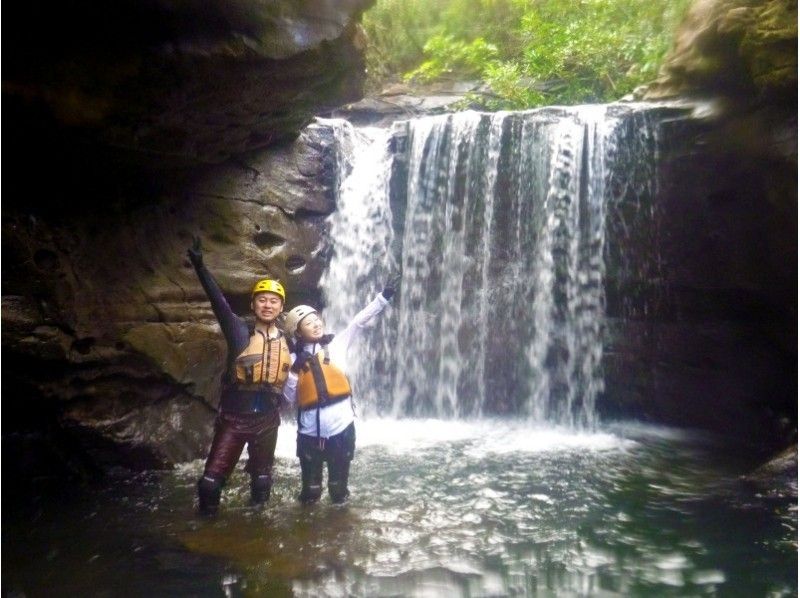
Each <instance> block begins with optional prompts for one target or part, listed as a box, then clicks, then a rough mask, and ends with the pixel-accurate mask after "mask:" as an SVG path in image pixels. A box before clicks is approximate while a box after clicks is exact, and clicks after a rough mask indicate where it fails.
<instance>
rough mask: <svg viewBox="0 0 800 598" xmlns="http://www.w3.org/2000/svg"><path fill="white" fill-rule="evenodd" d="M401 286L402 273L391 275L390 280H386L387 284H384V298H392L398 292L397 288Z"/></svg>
mask: <svg viewBox="0 0 800 598" xmlns="http://www.w3.org/2000/svg"><path fill="white" fill-rule="evenodd" d="M399 287H400V275H399V274H394V275H392V276H390V277H389V280H387V281H386V285H384V287H383V290H382V291H381V295H383V298H384V299H387V300H388V299H391V298H392V297H393V296H394V294H395V293H396V292H397V289H398V288H399Z"/></svg>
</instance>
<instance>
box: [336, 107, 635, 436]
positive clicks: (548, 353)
mask: <svg viewBox="0 0 800 598" xmlns="http://www.w3.org/2000/svg"><path fill="white" fill-rule="evenodd" d="M633 112H634V111H633V110H632V109H627V108H620V107H619V106H617V107H615V109H613V110H612V109H609V107H608V106H583V107H574V108H550V109H541V110H534V111H528V112H520V113H496V114H481V113H476V112H463V113H457V114H448V115H441V116H435V117H427V118H422V119H417V120H413V121H408V122H407V123H402V124H401V125H400V126H399V127H397V126H396V130H395V131H394V132H393V133H392V135H393V137H392V139H393V141H394V146H395V149H396V155H395V156H394V160H392V156H391V155H390V154H389V152H388V146H389V141H390V133H389V132H388V131H380V130H376V129H361V130H355V129H353V128H352V127H350V125H347V124H341V125H339V130H340V136H342V139H343V140H344V142H345V145H347V144H349V145H350V146H352V148H353V150H352V157H351V160H350V162H349V164H350V165H351V167H352V170H351V171H350V174H349V176H347V177H346V178H344V181H343V184H342V186H341V188H340V197H339V211H338V212H337V213H336V214H335V215H334V216H333V217H332V222H331V226H332V231H331V232H332V236H333V238H334V239H335V243H336V250H335V255H334V257H333V260H332V262H331V265H330V269H329V271H328V273H327V274H326V276H325V278H324V280H323V286H324V288H325V291H326V296H327V298H328V303H329V307H328V312H327V314H326V316H327V319H328V322H329V324H330V325H331V328H332V329H334V330H335V329H336V327H337V326H343V325H344V324H345V323H346V321H347V319H348V318H349V317H351V316H352V315H353V314H354V313H355V312H356V311H358V309H360V307H361V306H362V305H363V304H364V303H365V302H366V301H367V300H368V299H369V298H370V294H374V293H375V292H376V291H377V290H379V289H380V286H381V284H382V282H383V280H382V279H383V278H385V276H386V275H387V274H388V272H389V271H390V270H391V269H392V268H393V267H394V261H395V260H396V261H397V262H399V265H400V266H401V267H402V272H403V279H402V286H401V292H400V294H399V296H398V297H397V298H396V299H395V300H394V305H393V310H392V313H391V315H390V316H388V317H386V318H384V319H382V320H381V321H380V323H379V324H378V329H377V330H375V331H374V332H373V333H371V334H368V335H367V338H366V339H365V342H364V344H363V345H362V347H361V349H362V351H361V353H360V359H359V360H358V361H359V363H358V367H357V368H355V370H356V371H355V372H354V374H353V375H354V377H355V379H356V384H357V393H358V397H360V399H361V403H362V405H363V404H365V403H367V404H368V405H370V406H371V407H373V408H374V409H375V411H377V412H378V413H383V414H390V415H392V416H393V417H402V416H406V415H415V416H426V417H431V416H432V417H439V418H442V417H444V418H448V417H460V418H463V417H476V416H482V415H488V414H504V413H507V414H512V413H513V414H522V415H524V417H525V419H527V420H529V421H530V422H534V423H536V422H548V423H550V424H559V425H565V426H572V427H589V428H592V427H594V426H595V424H596V415H595V400H596V398H597V396H598V394H600V393H601V392H602V391H603V388H604V385H603V376H602V371H601V358H602V355H603V329H604V318H605V286H604V284H605V261H604V252H605V246H606V229H607V226H606V209H607V206H608V205H609V203H612V202H613V201H614V197H612V193H611V192H610V191H609V189H608V187H609V185H608V184H607V183H608V179H609V172H611V171H613V169H614V168H615V158H616V155H617V151H616V150H617V145H618V144H619V142H620V136H621V134H622V133H621V132H620V131H621V129H622V127H621V126H620V125H621V123H625V122H626V119H629V117H630V115H631V114H632V113H633ZM645 124H646V123H645ZM628 128H630V127H628ZM634 128H635V127H634ZM390 205H391V206H392V207H393V208H395V214H394V216H393V215H392V211H391V209H390V207H389V206H390ZM398 206H401V207H400V208H398ZM393 217H394V218H395V221H394V222H393V221H392V218H393ZM393 231H394V234H396V235H398V236H397V237H393ZM391 247H395V249H396V252H395V254H394V255H393V254H392V252H391V250H390V248H391Z"/></svg>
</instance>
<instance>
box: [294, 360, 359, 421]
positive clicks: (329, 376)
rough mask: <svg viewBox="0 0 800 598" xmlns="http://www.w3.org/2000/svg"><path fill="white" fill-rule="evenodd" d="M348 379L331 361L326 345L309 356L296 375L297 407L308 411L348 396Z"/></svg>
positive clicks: (349, 391) (349, 392)
mask: <svg viewBox="0 0 800 598" xmlns="http://www.w3.org/2000/svg"><path fill="white" fill-rule="evenodd" d="M350 394H351V390H350V381H349V380H348V379H347V376H346V375H345V373H344V372H343V371H342V370H341V369H339V368H338V367H337V366H335V365H334V364H332V363H331V360H330V356H329V354H328V347H323V348H322V350H321V351H320V352H319V353H317V354H316V355H314V357H312V358H310V359H309V360H308V361H306V363H305V364H304V365H303V368H302V369H301V370H300V374H299V375H298V376H297V408H298V409H299V410H300V411H308V410H310V409H315V408H317V407H326V406H328V405H333V404H334V403H338V402H340V401H344V400H345V399H347V398H349V397H350Z"/></svg>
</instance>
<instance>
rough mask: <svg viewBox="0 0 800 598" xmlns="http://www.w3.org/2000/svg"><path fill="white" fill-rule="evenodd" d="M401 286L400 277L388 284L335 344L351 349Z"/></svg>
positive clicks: (352, 321)
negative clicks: (356, 339) (351, 345)
mask: <svg viewBox="0 0 800 598" xmlns="http://www.w3.org/2000/svg"><path fill="white" fill-rule="evenodd" d="M399 284H400V277H399V276H395V277H393V278H392V279H391V280H390V281H389V282H387V283H386V286H385V287H384V289H383V290H382V291H381V292H380V293H378V294H377V295H375V298H374V299H373V300H372V301H370V302H369V303H368V304H367V306H366V307H365V308H364V309H362V310H361V311H360V312H358V313H357V314H356V315H355V317H354V318H353V319H352V320H351V321H350V323H349V324H348V325H347V328H345V329H344V330H343V331H342V332H340V333H338V334H337V335H336V336H335V337H334V342H339V343H341V344H342V345H343V346H344V347H345V350H347V349H349V348H350V344H351V343H352V342H353V339H355V338H356V336H358V335H359V334H360V333H361V331H362V330H364V329H365V328H366V327H367V324H369V322H370V321H371V320H372V318H374V317H375V316H377V315H378V314H379V313H381V312H382V311H383V310H384V308H385V307H386V306H387V305H389V300H390V299H391V298H392V297H393V296H394V293H395V290H396V289H397V287H398V285H399Z"/></svg>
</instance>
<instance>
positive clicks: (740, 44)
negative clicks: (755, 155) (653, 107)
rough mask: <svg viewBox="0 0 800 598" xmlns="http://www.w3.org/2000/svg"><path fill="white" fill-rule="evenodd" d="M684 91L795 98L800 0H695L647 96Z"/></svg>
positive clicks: (785, 100)
mask: <svg viewBox="0 0 800 598" xmlns="http://www.w3.org/2000/svg"><path fill="white" fill-rule="evenodd" d="M678 95H701V96H706V97H709V96H725V97H728V98H736V99H743V100H746V101H748V102H752V101H753V100H754V99H758V100H766V101H771V102H778V103H791V102H792V101H795V100H796V97H797V2H794V1H792V0H697V1H696V2H694V4H693V5H692V6H691V7H690V9H689V12H688V14H687V16H686V18H685V19H684V22H683V23H682V24H681V26H680V28H679V30H678V32H677V34H676V38H675V45H674V47H673V49H672V51H671V52H670V54H669V55H668V56H667V58H666V60H665V62H664V65H663V67H662V69H661V77H660V79H659V80H658V81H657V82H656V83H655V84H654V85H652V86H650V88H649V90H648V93H647V96H646V97H647V98H648V99H658V98H664V97H674V96H678Z"/></svg>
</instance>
